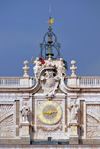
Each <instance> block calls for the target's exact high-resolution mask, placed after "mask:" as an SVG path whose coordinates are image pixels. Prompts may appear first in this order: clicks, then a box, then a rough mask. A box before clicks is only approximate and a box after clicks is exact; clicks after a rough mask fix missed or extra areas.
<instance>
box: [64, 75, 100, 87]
mask: <svg viewBox="0 0 100 149" xmlns="http://www.w3.org/2000/svg"><path fill="white" fill-rule="evenodd" d="M65 84H66V85H67V86H68V87H79V88H85V87H93V88H95V87H96V88H97V87H98V88H100V77H74V78H73V77H66V78H65Z"/></svg>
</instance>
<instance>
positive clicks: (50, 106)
mask: <svg viewBox="0 0 100 149" xmlns="http://www.w3.org/2000/svg"><path fill="white" fill-rule="evenodd" d="M61 116H62V109H61V107H60V105H59V104H58V103H57V102H55V101H45V102H43V103H42V104H41V105H40V106H39V109H38V117H39V119H40V120H41V122H42V123H45V124H55V123H57V122H58V121H59V120H60V119H61Z"/></svg>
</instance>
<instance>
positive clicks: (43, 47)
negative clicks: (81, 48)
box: [39, 27, 61, 59]
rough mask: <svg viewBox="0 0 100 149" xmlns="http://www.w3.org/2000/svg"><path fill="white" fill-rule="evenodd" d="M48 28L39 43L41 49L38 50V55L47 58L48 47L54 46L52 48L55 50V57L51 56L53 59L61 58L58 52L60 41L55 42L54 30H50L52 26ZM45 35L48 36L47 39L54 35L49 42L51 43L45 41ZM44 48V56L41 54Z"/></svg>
mask: <svg viewBox="0 0 100 149" xmlns="http://www.w3.org/2000/svg"><path fill="white" fill-rule="evenodd" d="M48 30H49V31H48V32H47V33H46V34H45V35H44V37H43V42H42V43H40V49H41V51H40V54H39V57H41V58H43V59H48V56H47V55H46V53H47V50H48V48H49V47H51V48H52V47H54V49H56V50H57V55H56V57H53V59H59V58H61V54H60V50H59V49H60V43H58V42H57V37H56V35H55V34H54V32H52V28H51V27H49V28H48ZM47 36H48V39H49V37H51V39H52V37H53V36H54V41H53V42H51V43H49V42H48V41H47V42H46V37H47ZM44 50H45V56H43V51H44Z"/></svg>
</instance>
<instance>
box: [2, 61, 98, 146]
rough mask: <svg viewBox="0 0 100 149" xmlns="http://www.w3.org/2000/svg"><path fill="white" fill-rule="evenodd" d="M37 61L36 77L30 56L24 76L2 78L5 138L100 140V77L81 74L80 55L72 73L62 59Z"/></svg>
mask: <svg viewBox="0 0 100 149" xmlns="http://www.w3.org/2000/svg"><path fill="white" fill-rule="evenodd" d="M36 61H37V62H36ZM36 61H35V64H36V65H35V66H34V67H35V68H34V70H35V77H29V75H28V74H27V73H28V69H29V67H27V64H28V62H27V61H25V62H24V64H25V67H23V68H24V72H25V74H24V75H23V77H20V78H17V77H16V78H13V77H12V78H6V77H5V78H3V77H1V78H0V144H19V145H20V144H27V145H28V144H37V143H38V144H45V145H46V144H47V145H50V144H65V145H67V144H100V125H99V124H100V116H99V115H100V114H99V113H100V78H99V77H77V76H76V75H75V70H76V67H75V66H74V65H75V63H76V62H75V61H72V62H71V64H72V67H71V70H72V75H71V76H70V77H67V76H66V74H65V68H64V64H63V63H62V59H57V60H54V59H50V58H49V59H46V60H44V61H45V64H42V63H41V62H40V61H39V58H38V59H36ZM37 63H38V64H39V65H38V64H37ZM25 69H27V70H25ZM49 139H50V141H49ZM36 142H37V143H36ZM0 147H1V146H0ZM39 148H41V146H40V147H39ZM80 148H81V147H80ZM82 148H83V147H82ZM97 148H98V147H97Z"/></svg>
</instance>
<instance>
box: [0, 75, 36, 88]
mask: <svg viewBox="0 0 100 149" xmlns="http://www.w3.org/2000/svg"><path fill="white" fill-rule="evenodd" d="M35 83H36V80H35V78H34V77H26V78H25V77H0V88H3V87H6V88H7V87H8V88H9V87H14V88H20V87H31V86H34V85H35Z"/></svg>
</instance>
